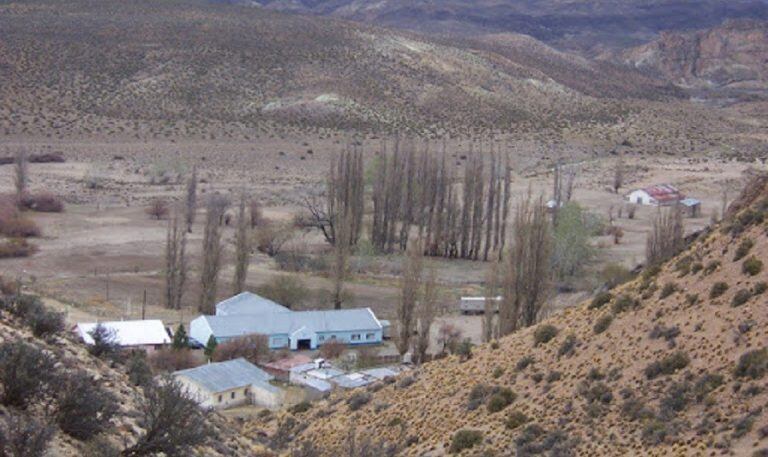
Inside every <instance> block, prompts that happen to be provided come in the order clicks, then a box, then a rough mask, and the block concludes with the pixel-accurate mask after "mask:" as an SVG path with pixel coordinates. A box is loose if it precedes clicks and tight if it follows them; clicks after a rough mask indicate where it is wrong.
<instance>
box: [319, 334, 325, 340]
mask: <svg viewBox="0 0 768 457" xmlns="http://www.w3.org/2000/svg"><path fill="white" fill-rule="evenodd" d="M317 339H318V341H325V335H320V336H318V337H317Z"/></svg>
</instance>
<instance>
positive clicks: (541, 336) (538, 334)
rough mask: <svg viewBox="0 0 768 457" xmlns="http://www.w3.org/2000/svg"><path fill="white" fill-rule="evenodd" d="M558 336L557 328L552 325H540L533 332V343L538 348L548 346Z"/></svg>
mask: <svg viewBox="0 0 768 457" xmlns="http://www.w3.org/2000/svg"><path fill="white" fill-rule="evenodd" d="M556 336H557V327H555V326H554V325H551V324H545V325H539V326H538V327H537V328H536V330H535V331H534V332H533V341H534V343H535V345H536V346H538V345H539V344H546V343H548V342H549V341H551V340H552V338H554V337H556Z"/></svg>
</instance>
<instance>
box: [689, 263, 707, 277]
mask: <svg viewBox="0 0 768 457" xmlns="http://www.w3.org/2000/svg"><path fill="white" fill-rule="evenodd" d="M703 269H704V264H703V263H701V262H693V263H692V264H691V273H692V274H697V273H699V272H700V271H701V270H703Z"/></svg>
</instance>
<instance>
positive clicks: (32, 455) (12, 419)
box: [0, 413, 55, 457]
mask: <svg viewBox="0 0 768 457" xmlns="http://www.w3.org/2000/svg"><path fill="white" fill-rule="evenodd" d="M54 432H55V430H54V428H53V427H51V426H49V425H47V424H45V423H43V422H38V421H37V420H36V419H34V418H31V417H27V416H22V415H16V414H13V413H11V414H10V415H7V414H6V417H5V419H4V420H3V423H2V424H1V425H0V455H3V456H7V457H43V456H44V455H46V449H47V448H48V443H49V442H50V441H51V438H53V434H54Z"/></svg>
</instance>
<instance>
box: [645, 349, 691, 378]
mask: <svg viewBox="0 0 768 457" xmlns="http://www.w3.org/2000/svg"><path fill="white" fill-rule="evenodd" d="M690 362H691V359H690V358H689V357H688V354H686V353H685V352H683V351H676V352H674V353H672V354H670V355H668V356H666V357H664V358H663V359H661V360H657V361H656V362H652V363H651V364H650V365H648V366H647V367H646V368H645V376H646V377H647V378H648V379H654V378H656V377H658V376H661V375H670V374H673V373H674V372H676V371H677V370H681V369H683V368H685V367H687V366H688V364H689V363H690Z"/></svg>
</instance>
